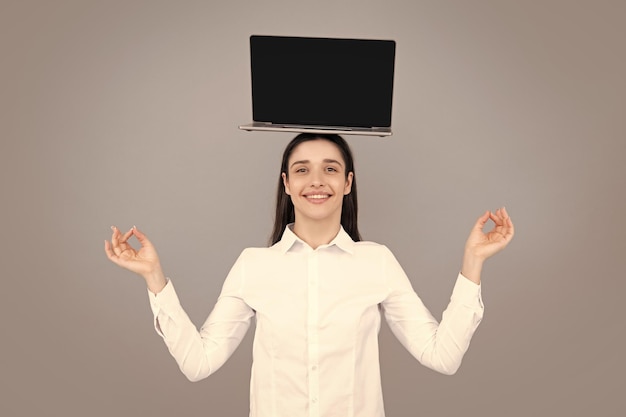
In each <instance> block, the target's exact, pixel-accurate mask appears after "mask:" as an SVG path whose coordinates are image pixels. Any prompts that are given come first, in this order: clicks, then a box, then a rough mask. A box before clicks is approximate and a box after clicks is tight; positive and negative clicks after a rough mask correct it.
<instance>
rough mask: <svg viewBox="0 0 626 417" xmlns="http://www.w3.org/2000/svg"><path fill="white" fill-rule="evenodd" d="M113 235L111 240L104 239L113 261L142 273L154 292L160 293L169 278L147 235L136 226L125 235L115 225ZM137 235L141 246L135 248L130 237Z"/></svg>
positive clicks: (106, 251)
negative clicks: (130, 241)
mask: <svg viewBox="0 0 626 417" xmlns="http://www.w3.org/2000/svg"><path fill="white" fill-rule="evenodd" d="M111 229H113V235H112V236H111V241H110V242H109V241H106V240H105V241H104V251H105V253H106V255H107V257H108V258H109V260H110V261H111V262H113V263H114V264H116V265H119V266H121V267H122V268H126V269H128V270H129V271H132V272H134V273H136V274H139V275H141V276H142V277H143V278H144V279H145V280H146V283H147V284H148V288H149V289H150V291H152V292H153V293H155V294H156V293H158V292H159V291H161V290H162V289H163V287H165V284H167V279H166V278H165V275H164V274H163V271H162V269H161V263H160V262H159V257H158V255H157V252H156V249H155V248H154V245H152V243H151V242H150V240H148V238H147V237H146V235H144V234H143V233H141V232H140V231H139V230H138V229H137V228H136V227H134V226H133V227H132V228H131V229H130V230H129V231H128V232H126V233H125V234H124V235H122V233H121V232H120V231H119V229H118V228H117V227H115V226H111ZM132 236H135V237H136V238H137V240H138V241H139V244H140V245H141V247H140V248H139V250H135V249H134V248H133V247H132V246H131V245H130V244H129V243H128V239H130V238H131V237H132Z"/></svg>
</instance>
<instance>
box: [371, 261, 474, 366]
mask: <svg viewBox="0 0 626 417" xmlns="http://www.w3.org/2000/svg"><path fill="white" fill-rule="evenodd" d="M387 251H388V250H387ZM384 271H385V272H384V273H385V275H386V279H387V282H388V285H389V288H388V290H389V294H388V296H387V298H386V299H385V300H384V301H383V303H382V308H383V311H384V314H385V319H386V320H387V322H388V323H389V327H390V328H391V330H392V332H393V334H394V335H395V336H396V337H397V338H398V340H399V341H400V342H401V343H402V345H403V346H404V347H405V348H406V349H407V350H408V351H409V352H410V353H411V354H412V355H413V356H414V357H415V358H416V359H417V360H418V361H419V362H420V363H421V364H423V365H425V366H427V367H428V368H430V369H433V370H435V371H437V372H441V373H443V374H446V375H452V374H454V373H455V372H456V371H457V370H458V368H459V367H460V366H461V360H462V359H463V355H464V354H465V352H466V351H467V349H468V347H469V343H470V340H471V338H472V336H473V334H474V332H475V331H476V328H477V327H478V325H479V324H480V321H481V320H482V317H483V311H484V307H483V303H482V299H481V294H480V289H481V286H480V285H477V284H475V283H473V282H472V281H470V280H469V279H467V278H466V277H464V276H463V275H461V274H459V275H458V277H457V280H456V283H455V285H454V289H453V291H452V297H451V298H450V303H449V304H448V307H447V308H446V310H445V311H444V313H443V315H442V319H441V323H438V322H437V320H436V319H435V318H434V317H433V316H432V314H431V313H430V311H429V310H428V309H427V308H426V307H425V306H424V304H423V303H422V301H421V300H420V298H419V297H418V295H417V294H416V293H415V291H414V290H413V288H412V286H411V283H410V281H409V279H408V277H407V276H406V274H405V273H404V271H403V269H402V267H401V266H400V264H399V263H398V261H397V260H396V259H395V257H394V256H393V254H391V252H390V251H388V254H387V256H386V259H385V265H384Z"/></svg>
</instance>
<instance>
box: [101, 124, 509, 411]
mask: <svg viewBox="0 0 626 417" xmlns="http://www.w3.org/2000/svg"><path fill="white" fill-rule="evenodd" d="M489 219H491V220H492V221H493V222H494V223H495V227H494V228H493V229H492V230H491V231H489V232H488V233H484V232H483V227H484V226H485V224H486V223H487V221H488V220H489ZM131 236H135V237H136V238H137V239H138V241H139V243H140V244H141V248H140V249H139V250H135V249H133V248H132V247H131V246H130V245H129V243H128V239H129V238H130V237H131ZM512 237H513V223H512V222H511V219H510V218H509V216H508V214H507V212H506V210H505V209H504V208H502V209H498V210H496V212H495V213H491V212H489V211H487V212H485V213H484V214H483V215H482V216H481V217H480V218H479V219H478V220H477V221H476V224H475V225H474V227H473V229H472V231H471V233H470V236H469V238H468V240H467V243H466V246H465V254H464V258H463V262H462V269H461V272H460V273H459V275H458V277H457V280H456V284H455V286H454V289H453V292H452V297H451V301H450V304H449V305H448V307H447V308H446V310H445V312H444V313H443V317H442V320H441V322H440V323H438V322H437V321H436V320H435V319H434V318H433V316H432V315H431V314H430V312H429V311H428V310H427V309H426V307H425V306H424V305H423V304H422V302H421V301H420V299H419V298H418V296H417V295H416V293H415V292H414V291H413V289H412V287H411V284H410V282H409V280H408V278H407V276H406V275H405V273H404V271H403V270H402V268H401V267H400V265H399V264H398V262H397V261H396V259H395V258H394V256H393V255H392V253H391V252H390V251H389V249H387V248H386V247H385V246H383V245H379V244H376V243H372V242H364V241H361V237H360V235H359V231H358V227H357V196H356V177H355V174H354V165H353V159H352V154H351V152H350V149H349V147H348V145H347V144H346V142H345V141H344V140H343V139H342V138H341V137H340V136H337V135H311V134H302V135H298V136H297V137H296V138H294V139H293V140H292V141H291V143H290V144H289V145H288V146H287V148H286V149H285V152H284V155H283V160H282V165H281V171H280V179H279V185H278V200H277V210H276V220H275V225H274V231H273V236H272V241H271V243H272V245H271V247H268V248H249V249H246V250H244V251H243V252H242V254H241V255H240V257H239V259H237V261H236V262H235V264H234V266H233V267H232V269H231V271H230V273H229V274H228V276H227V278H226V281H225V282H224V286H223V288H222V292H221V295H220V296H219V298H218V300H217V303H216V305H215V307H214V308H213V311H212V312H211V314H210V315H209V317H208V319H207V320H206V322H205V323H204V325H203V326H202V328H201V329H200V331H198V330H197V328H196V327H195V325H194V324H193V323H192V322H191V321H190V319H189V318H188V316H187V315H186V314H185V312H184V310H183V308H182V307H181V306H180V303H179V301H178V298H177V296H176V293H175V291H174V286H173V283H172V281H170V280H168V279H167V278H166V277H165V275H164V273H163V271H162V269H161V267H160V264H159V258H158V256H157V253H156V250H155V249H154V246H153V245H152V244H151V243H150V241H149V240H148V238H147V237H146V236H145V235H144V234H143V233H142V232H140V231H139V230H137V229H136V228H132V229H131V230H129V231H128V232H126V233H125V234H122V233H121V232H120V231H119V230H118V229H116V228H115V227H113V236H112V238H111V242H105V252H106V254H107V256H108V258H109V259H110V260H111V261H113V262H114V263H116V264H117V265H119V266H122V267H124V268H127V269H129V270H131V271H133V272H136V273H138V274H139V275H141V276H142V277H143V278H144V279H145V280H146V283H147V285H148V289H149V292H148V294H149V298H150V305H151V308H152V311H153V313H154V318H155V319H154V324H155V327H156V331H157V332H158V333H159V335H161V336H162V337H163V339H164V341H165V343H166V345H167V347H168V349H169V351H170V352H171V354H172V355H173V356H174V358H175V359H176V361H177V362H178V365H179V366H180V369H181V370H182V372H183V373H184V374H185V375H186V376H187V378H189V379H190V380H192V381H197V380H200V379H202V378H205V377H207V376H208V375H210V374H212V373H213V372H215V371H216V370H217V369H218V368H219V367H220V366H221V365H222V364H223V363H224V362H225V361H226V360H227V359H228V358H229V357H230V355H231V354H232V353H233V351H234V350H235V349H236V348H237V346H238V345H239V343H240V342H241V340H242V338H243V337H244V335H245V333H246V331H247V330H248V327H249V326H250V322H251V320H252V319H253V318H254V319H255V320H256V333H255V337H254V347H253V358H254V361H253V365H252V377H251V387H250V416H254V417H270V416H271V417H278V416H286V417H298V416H346V417H347V416H350V417H352V416H362V417H380V416H384V409H383V399H382V389H381V382H380V371H379V361H378V332H379V329H380V322H381V312H382V313H383V314H384V316H385V319H386V321H387V322H388V324H389V326H390V328H391V330H392V331H393V333H394V334H395V336H396V337H397V338H398V339H399V340H400V342H401V343H402V344H403V345H404V346H405V347H406V349H407V350H408V351H409V352H411V354H412V355H413V356H415V358H416V359H417V360H419V361H420V362H421V363H422V364H424V365H425V366H428V367H429V368H432V369H434V370H436V371H439V372H442V373H444V374H453V373H455V372H456V370H457V369H458V367H459V366H460V364H461V359H462V357H463V355H464V353H465V351H466V350H467V348H468V346H469V342H470V339H471V337H472V335H473V333H474V331H475V330H476V327H477V326H478V324H479V323H480V320H481V318H482V314H483V305H482V301H481V298H480V274H481V268H482V265H483V262H484V261H485V259H487V258H488V257H490V256H491V255H493V254H495V253H496V252H498V251H500V250H501V249H503V248H504V247H505V246H506V245H507V244H508V243H509V242H510V241H511V239H512Z"/></svg>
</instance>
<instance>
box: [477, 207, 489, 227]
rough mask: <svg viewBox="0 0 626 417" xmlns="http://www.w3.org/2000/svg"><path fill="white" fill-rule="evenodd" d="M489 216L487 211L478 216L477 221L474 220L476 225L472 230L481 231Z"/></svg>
mask: <svg viewBox="0 0 626 417" xmlns="http://www.w3.org/2000/svg"><path fill="white" fill-rule="evenodd" d="M490 215H491V213H490V212H489V210H486V211H485V212H484V213H483V215H482V216H480V217H479V218H478V220H476V224H475V225H474V229H477V230H483V227H485V224H486V223H487V221H488V220H489V217H490Z"/></svg>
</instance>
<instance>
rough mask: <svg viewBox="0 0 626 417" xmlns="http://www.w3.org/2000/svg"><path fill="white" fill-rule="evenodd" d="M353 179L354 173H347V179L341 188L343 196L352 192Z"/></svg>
mask: <svg viewBox="0 0 626 417" xmlns="http://www.w3.org/2000/svg"><path fill="white" fill-rule="evenodd" d="M353 179H354V172H348V178H346V185H345V187H344V188H343V195H348V194H350V192H351V191H352V180H353Z"/></svg>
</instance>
